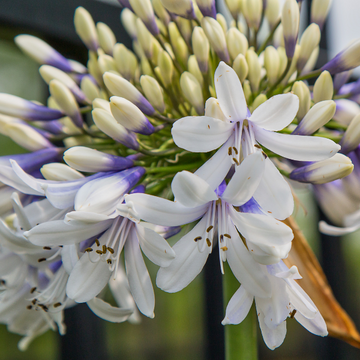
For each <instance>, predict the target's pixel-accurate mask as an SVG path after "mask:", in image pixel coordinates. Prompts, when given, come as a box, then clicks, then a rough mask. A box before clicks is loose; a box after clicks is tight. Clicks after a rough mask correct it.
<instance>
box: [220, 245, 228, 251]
mask: <svg viewBox="0 0 360 360" xmlns="http://www.w3.org/2000/svg"><path fill="white" fill-rule="evenodd" d="M220 249H221V250H223V251H227V250H228V247H227V246H223V247H221V248H220Z"/></svg>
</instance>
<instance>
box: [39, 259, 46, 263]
mask: <svg viewBox="0 0 360 360" xmlns="http://www.w3.org/2000/svg"><path fill="white" fill-rule="evenodd" d="M43 261H46V258H40V259H38V262H39V263H41V262H43Z"/></svg>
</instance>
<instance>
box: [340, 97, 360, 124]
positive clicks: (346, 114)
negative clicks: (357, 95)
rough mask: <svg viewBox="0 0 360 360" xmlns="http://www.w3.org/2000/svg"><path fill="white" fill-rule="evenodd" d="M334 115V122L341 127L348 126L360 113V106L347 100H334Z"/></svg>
mask: <svg viewBox="0 0 360 360" xmlns="http://www.w3.org/2000/svg"><path fill="white" fill-rule="evenodd" d="M335 102H336V113H335V115H334V120H336V121H337V122H339V123H340V124H343V125H349V124H350V121H351V120H352V119H353V118H354V117H355V116H356V115H357V114H359V113H360V106H359V105H358V104H357V103H356V102H354V101H352V100H348V99H339V100H336V101H335Z"/></svg>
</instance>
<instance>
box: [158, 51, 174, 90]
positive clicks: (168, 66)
mask: <svg viewBox="0 0 360 360" xmlns="http://www.w3.org/2000/svg"><path fill="white" fill-rule="evenodd" d="M158 66H159V69H160V73H161V77H162V79H163V81H164V85H165V87H168V86H169V85H170V84H171V82H172V77H173V74H174V64H173V62H172V60H171V58H170V55H169V54H168V53H167V52H166V51H160V52H159V55H158Z"/></svg>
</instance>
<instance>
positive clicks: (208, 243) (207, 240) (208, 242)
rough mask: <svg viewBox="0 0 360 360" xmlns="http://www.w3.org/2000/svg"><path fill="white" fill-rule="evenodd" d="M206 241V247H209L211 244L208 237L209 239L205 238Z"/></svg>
mask: <svg viewBox="0 0 360 360" xmlns="http://www.w3.org/2000/svg"><path fill="white" fill-rule="evenodd" d="M206 243H207V245H208V247H210V246H211V241H210V239H209V238H206Z"/></svg>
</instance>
